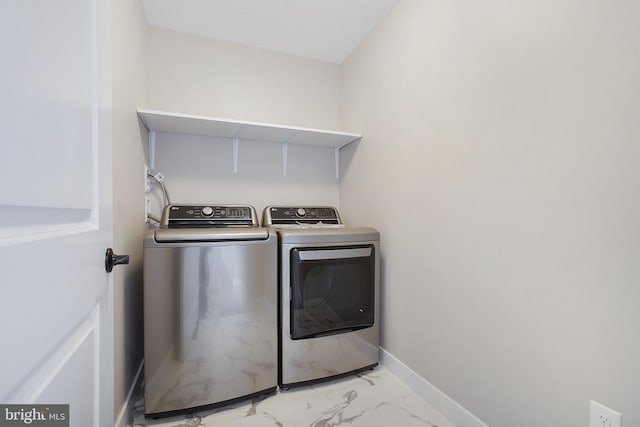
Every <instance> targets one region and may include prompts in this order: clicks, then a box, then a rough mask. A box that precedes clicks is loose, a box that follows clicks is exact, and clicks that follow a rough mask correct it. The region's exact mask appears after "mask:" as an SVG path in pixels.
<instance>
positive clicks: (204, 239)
mask: <svg viewBox="0 0 640 427" xmlns="http://www.w3.org/2000/svg"><path fill="white" fill-rule="evenodd" d="M276 262H277V238H276V235H275V233H274V232H273V230H270V229H268V228H259V227H258V221H257V217H256V213H255V209H254V208H253V207H251V206H238V205H222V206H215V205H169V206H167V207H166V208H165V209H164V212H163V216H162V222H161V226H160V229H158V230H155V231H149V232H148V233H147V235H146V238H145V241H144V361H145V363H144V374H145V382H144V398H145V415H147V416H151V417H159V416H164V415H171V414H174V413H176V412H183V411H186V410H192V409H194V408H200V407H206V406H211V405H221V404H226V403H230V402H231V401H234V400H237V399H242V398H247V397H250V396H254V395H258V394H263V393H268V392H272V391H275V390H276V387H277V329H276V325H277V269H276Z"/></svg>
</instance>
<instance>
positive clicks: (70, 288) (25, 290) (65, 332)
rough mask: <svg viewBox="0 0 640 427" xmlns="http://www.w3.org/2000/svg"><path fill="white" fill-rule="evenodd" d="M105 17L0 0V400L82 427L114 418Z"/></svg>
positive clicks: (70, 4)
mask: <svg viewBox="0 0 640 427" xmlns="http://www.w3.org/2000/svg"><path fill="white" fill-rule="evenodd" d="M109 25H110V18H109V3H108V0H56V1H51V0H0V61H1V63H2V65H1V66H0V124H1V125H0V316H1V317H0V342H1V344H0V346H1V350H0V403H3V404H5V403H19V404H35V403H46V404H53V403H62V404H70V425H71V426H82V427H86V426H96V427H97V426H101V427H102V426H109V425H111V426H112V425H113V338H112V328H113V326H112V325H113V319H112V317H113V314H112V295H111V294H112V292H111V285H112V284H111V279H110V275H108V274H107V273H106V272H105V267H104V254H105V250H106V248H107V247H109V246H110V245H111V242H112V230H111V221H112V220H111V215H112V212H111V206H112V199H111V197H112V196H111V83H110V82H111V80H110V78H111V77H110V69H111V64H110V60H111V59H110V58H111V54H110V41H109V37H110V35H109ZM0 415H1V414H0ZM0 424H2V422H0ZM32 425H35V423H34V424H32Z"/></svg>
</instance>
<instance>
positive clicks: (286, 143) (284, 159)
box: [282, 139, 289, 176]
mask: <svg viewBox="0 0 640 427" xmlns="http://www.w3.org/2000/svg"><path fill="white" fill-rule="evenodd" d="M288 150H289V139H286V140H284V141H282V176H287V156H288Z"/></svg>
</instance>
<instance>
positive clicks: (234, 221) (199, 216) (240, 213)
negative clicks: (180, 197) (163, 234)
mask: <svg viewBox="0 0 640 427" xmlns="http://www.w3.org/2000/svg"><path fill="white" fill-rule="evenodd" d="M160 226H161V227H162V228H224V227H258V219H257V215H256V211H255V209H254V208H253V206H250V205H168V206H167V207H165V208H164V212H163V214H162V222H161V224H160Z"/></svg>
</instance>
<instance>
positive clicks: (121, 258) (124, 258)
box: [104, 248, 129, 273]
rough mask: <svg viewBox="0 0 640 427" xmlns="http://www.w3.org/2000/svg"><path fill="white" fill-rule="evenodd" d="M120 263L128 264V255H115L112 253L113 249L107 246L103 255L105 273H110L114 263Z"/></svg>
mask: <svg viewBox="0 0 640 427" xmlns="http://www.w3.org/2000/svg"><path fill="white" fill-rule="evenodd" d="M120 264H129V255H116V254H114V253H113V249H111V248H108V249H107V253H106V254H105V256H104V268H105V270H107V273H111V270H113V266H114V265H120Z"/></svg>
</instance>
